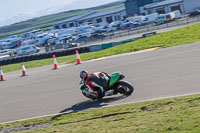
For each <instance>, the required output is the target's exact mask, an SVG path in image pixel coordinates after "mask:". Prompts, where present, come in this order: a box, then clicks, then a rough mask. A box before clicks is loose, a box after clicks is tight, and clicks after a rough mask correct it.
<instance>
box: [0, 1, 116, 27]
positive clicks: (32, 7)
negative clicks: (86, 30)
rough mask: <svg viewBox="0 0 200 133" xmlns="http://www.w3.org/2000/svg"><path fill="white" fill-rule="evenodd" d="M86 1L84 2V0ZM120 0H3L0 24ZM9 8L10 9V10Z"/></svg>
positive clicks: (0, 9) (0, 5) (0, 3)
mask: <svg viewBox="0 0 200 133" xmlns="http://www.w3.org/2000/svg"><path fill="white" fill-rule="evenodd" d="M83 1H84V2H83ZM116 1H119V0H95V1H94V0H40V1H37V2H36V1H35V0H15V1H14V3H13V0H1V2H0V26H5V25H9V24H14V23H16V22H20V21H25V20H28V19H31V18H35V17H40V16H45V15H50V14H54V13H58V12H63V11H69V10H73V9H82V8H90V7H94V6H99V5H103V4H107V3H111V2H116ZM8 9H9V10H8Z"/></svg>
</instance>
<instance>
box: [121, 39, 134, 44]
mask: <svg viewBox="0 0 200 133" xmlns="http://www.w3.org/2000/svg"><path fill="white" fill-rule="evenodd" d="M132 41H133V40H125V41H122V42H121V44H125V43H129V42H132Z"/></svg>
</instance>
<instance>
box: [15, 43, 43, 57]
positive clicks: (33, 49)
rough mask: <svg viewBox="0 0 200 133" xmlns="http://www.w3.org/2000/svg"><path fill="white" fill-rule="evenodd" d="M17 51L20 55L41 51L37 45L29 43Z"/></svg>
mask: <svg viewBox="0 0 200 133" xmlns="http://www.w3.org/2000/svg"><path fill="white" fill-rule="evenodd" d="M16 51H17V55H18V56H22V55H29V54H34V53H38V52H39V51H40V48H38V47H36V46H35V45H28V46H23V47H19V48H17V49H16Z"/></svg>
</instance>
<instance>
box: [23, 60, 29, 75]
mask: <svg viewBox="0 0 200 133" xmlns="http://www.w3.org/2000/svg"><path fill="white" fill-rule="evenodd" d="M24 76H28V74H27V72H26V68H25V66H24V63H23V62H22V76H21V77H24Z"/></svg>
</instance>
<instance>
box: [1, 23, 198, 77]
mask: <svg viewBox="0 0 200 133" xmlns="http://www.w3.org/2000/svg"><path fill="white" fill-rule="evenodd" d="M198 41H200V24H195V25H192V26H188V27H185V28H181V29H177V30H174V31H169V32H165V33H162V34H158V35H155V36H151V37H148V38H144V39H140V40H137V41H134V42H129V43H126V44H123V45H119V46H116V47H112V48H109V49H106V50H102V51H98V52H90V53H84V54H80V56H81V59H82V60H90V59H96V58H101V57H106V56H111V55H115V54H121V53H127V52H132V51H138V50H143V49H148V48H152V47H160V48H166V47H171V46H177V45H183V44H186V43H192V42H198ZM57 61H58V62H59V63H61V62H65V63H72V62H75V61H76V57H75V55H71V56H64V57H59V58H57ZM52 63H53V61H52V59H45V60H37V61H31V62H26V63H25V66H26V68H34V67H40V66H45V65H50V64H52ZM20 67H21V66H20V64H13V65H6V66H3V71H4V73H7V72H12V71H17V70H20Z"/></svg>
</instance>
